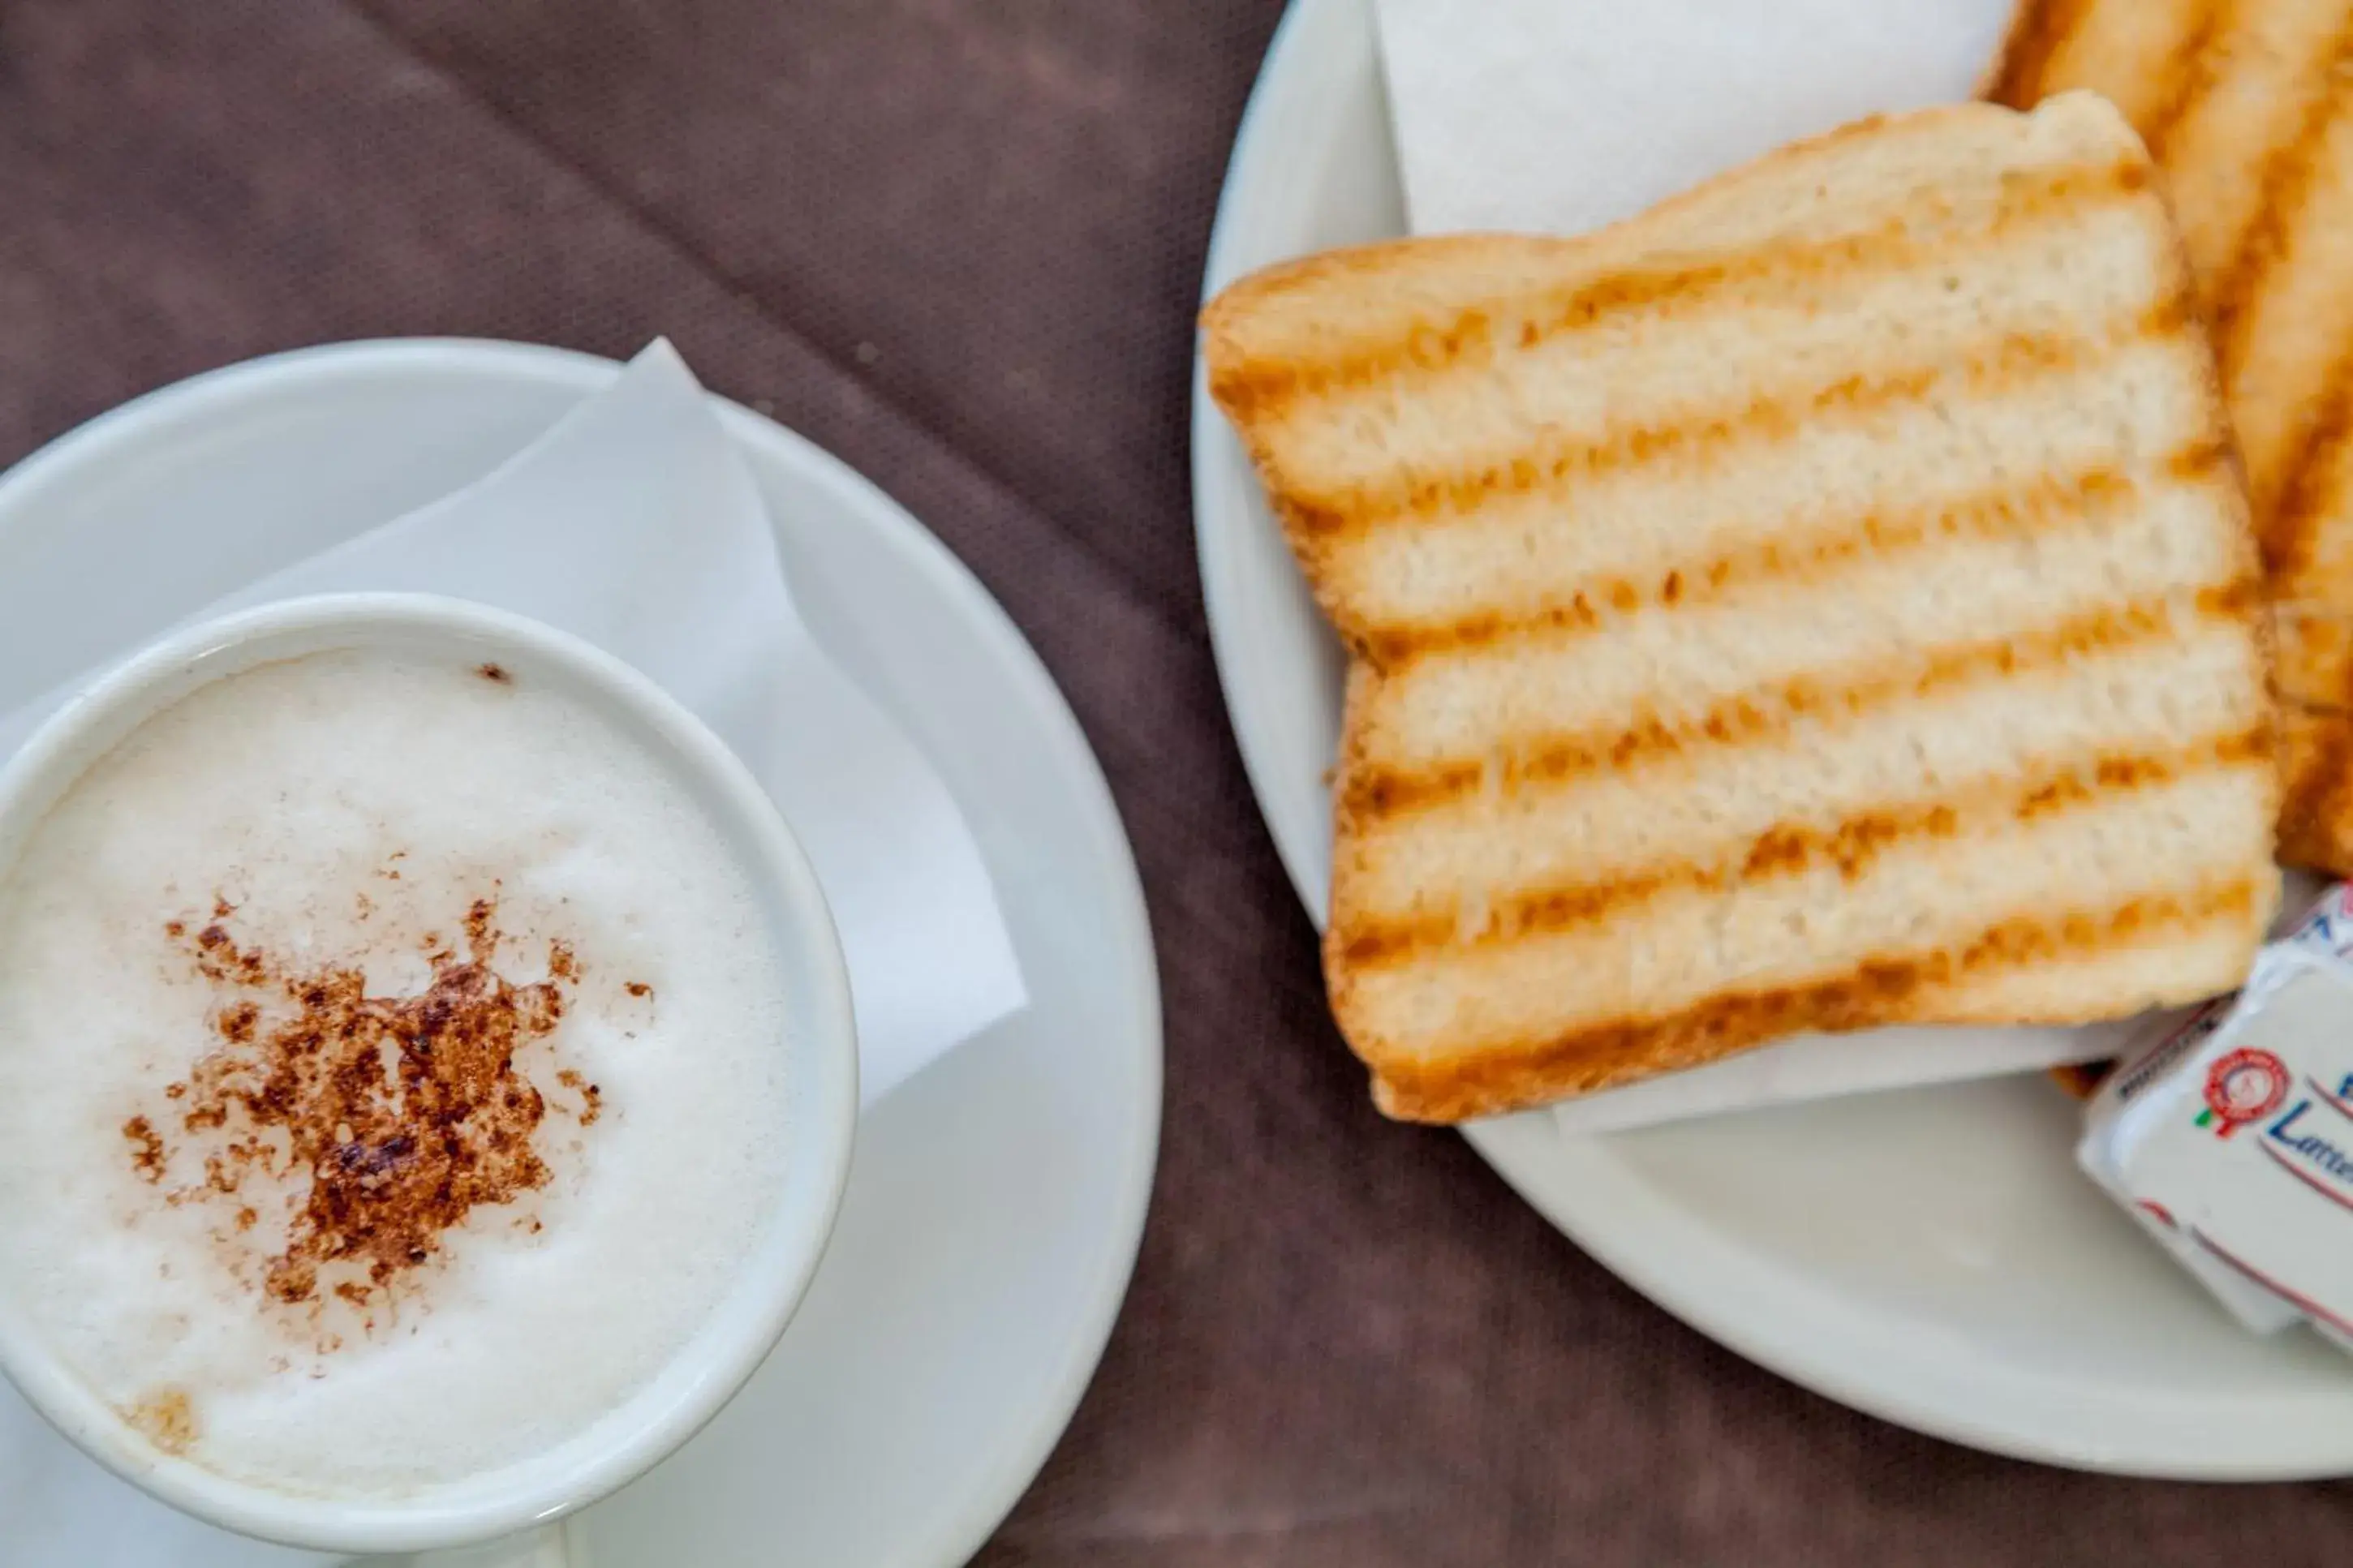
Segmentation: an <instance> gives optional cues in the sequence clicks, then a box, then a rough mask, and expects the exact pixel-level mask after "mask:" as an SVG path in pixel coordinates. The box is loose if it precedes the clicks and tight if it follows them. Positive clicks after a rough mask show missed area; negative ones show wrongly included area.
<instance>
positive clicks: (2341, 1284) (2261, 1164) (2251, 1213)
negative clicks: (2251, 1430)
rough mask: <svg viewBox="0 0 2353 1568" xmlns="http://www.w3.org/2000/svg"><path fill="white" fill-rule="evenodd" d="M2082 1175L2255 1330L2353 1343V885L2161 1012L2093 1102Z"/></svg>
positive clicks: (2081, 1150) (2079, 1153) (2081, 1153)
mask: <svg viewBox="0 0 2353 1568" xmlns="http://www.w3.org/2000/svg"><path fill="white" fill-rule="evenodd" d="M2076 1159H2077V1162H2078V1163H2080V1164H2081V1165H2082V1166H2083V1168H2084V1173H2086V1174H2088V1175H2089V1176H2090V1177H2091V1178H2092V1179H2093V1180H2094V1182H2096V1183H2098V1184H2100V1185H2101V1186H2102V1187H2103V1188H2105V1189H2106V1191H2107V1192H2108V1194H2110V1195H2111V1196H2113V1197H2114V1198H2116V1201H2117V1202H2118V1203H2120V1204H2122V1205H2124V1206H2125V1208H2126V1212H2128V1213H2129V1214H2131V1215H2132V1216H2133V1217H2134V1218H2135V1219H2136V1220H2137V1221H2139V1222H2140V1225H2141V1227H2142V1228H2143V1229H2144V1230H2146V1231H2147V1233H2148V1234H2149V1235H2150V1236H2151V1237H2154V1238H2155V1239H2156V1240H2157V1242H2158V1244H2159V1245H2160V1246H2162V1247H2164V1248H2165V1249H2166V1250H2167V1251H2168V1252H2169V1253H2171V1254H2172V1255H2173V1256H2174V1258H2177V1259H2178V1260H2179V1262H2180V1263H2181V1264H2182V1266H2183V1267H2184V1268H2187V1269H2189V1272H2190V1273H2191V1274H2192V1275H2194V1276H2196V1277H2197V1279H2199V1280H2200V1282H2201V1283H2203V1284H2204V1285H2205V1286H2206V1288H2207V1289H2209V1290H2211V1291H2212V1292H2213V1294H2214V1295H2215V1296H2216V1297H2217V1298H2218V1299H2219V1300H2221V1303H2222V1305H2223V1306H2224V1307H2226V1308H2228V1309H2229V1310H2230V1311H2231V1313H2232V1316H2233V1317H2235V1318H2237V1319H2238V1320H2239V1321H2241V1322H2242V1323H2244V1324H2245V1325H2246V1326H2247V1327H2248V1328H2250V1329H2253V1330H2254V1331H2256V1332H2258V1333H2273V1332H2276V1331H2279V1330H2281V1329H2284V1328H2287V1327H2289V1326H2290V1325H2292V1324H2295V1323H2297V1322H2300V1321H2304V1322H2310V1323H2311V1324H2312V1326H2313V1327H2314V1328H2316V1329H2317V1330H2318V1331H2320V1332H2321V1333H2323V1334H2324V1335H2325V1336H2327V1338H2329V1339H2331V1340H2333V1341H2335V1342H2337V1344H2338V1345H2339V1346H2341V1347H2343V1348H2345V1349H2347V1350H2348V1351H2353V896H2348V889H2347V887H2346V886H2345V885H2344V884H2338V885H2337V886H2335V887H2332V888H2330V889H2328V891H2327V893H2326V894H2325V895H2324V896H2323V897H2322V898H2321V900H2320V901H2319V902H2318V903H2316V905H2314V906H2313V908H2312V910H2310V912H2309V913H2307V914H2306V916H2305V917H2304V919H2303V920H2302V921H2300V922H2299V923H2298V924H2297V925H2296V926H2295V927H2294V928H2293V929H2292V930H2291V931H2289V932H2288V933H2287V934H2286V935H2285V936H2284V937H2282V938H2281V939H2280V940H2278V941H2275V942H2271V943H2270V944H2268V945H2267V946H2265V947H2264V948H2263V951H2262V952H2260V953H2259V954H2258V955H2257V957H2256V960H2255V964H2254V967H2253V971H2252V972H2251V973H2249V974H2248V977H2247V984H2246V985H2245V986H2244V987H2243V988H2242V989H2241V990H2240V991H2238V992H2237V993H2235V994H2232V995H2228V996H2218V997H2216V998H2214V999H2213V1000H2212V1001H2211V1002H2208V1003H2206V1004H2205V1005H2202V1006H2200V1007H2198V1008H2196V1009H2194V1010H2193V1011H2191V1012H2190V1013H2189V1014H2188V1015H2186V1016H2178V1017H2176V1018H2174V1019H2172V1020H2170V1021H2169V1022H2168V1023H2167V1024H2165V1025H2163V1026H2160V1027H2159V1028H2158V1030H2157V1031H2156V1033H2155V1036H2154V1038H2153V1039H2152V1040H2151V1041H2150V1042H2149V1043H2148V1044H2147V1046H2145V1047H2142V1048H2141V1049H2139V1050H2137V1052H2134V1053H2132V1054H2130V1055H2128V1057H2127V1058H2126V1061H2125V1063H2124V1065H2123V1066H2122V1067H2120V1068H2118V1069H2117V1070H2116V1072H2115V1073H2113V1074H2111V1075H2110V1076H2109V1078H2108V1079H2107V1081H2106V1082H2105V1084H2103V1085H2102V1086H2101V1088H2100V1090H2099V1092H2098V1093H2097V1094H2095V1095H2094V1096H2093V1098H2092V1100H2091V1102H2090V1104H2089V1105H2088V1106H2086V1108H2085V1110H2084V1137H2083V1142H2081V1143H2080V1144H2079V1145H2078V1146H2077V1148H2076Z"/></svg>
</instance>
